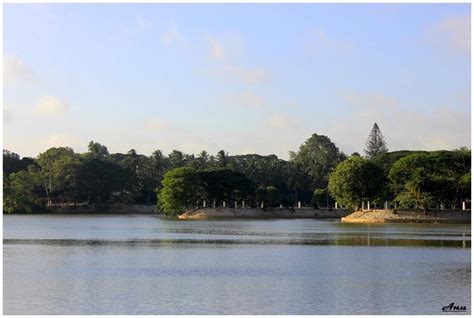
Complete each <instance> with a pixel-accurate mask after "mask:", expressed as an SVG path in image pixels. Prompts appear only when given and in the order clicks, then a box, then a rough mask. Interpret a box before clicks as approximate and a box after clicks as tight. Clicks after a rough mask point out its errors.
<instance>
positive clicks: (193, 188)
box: [158, 167, 203, 215]
mask: <svg viewBox="0 0 474 318" xmlns="http://www.w3.org/2000/svg"><path fill="white" fill-rule="evenodd" d="M202 192H203V190H202V188H201V181H200V179H199V176H198V174H197V172H196V170H195V169H193V168H190V167H181V168H176V169H173V170H170V171H168V172H167V173H166V174H165V176H164V178H163V181H162V189H161V190H160V192H159V194H158V203H159V209H160V210H161V211H163V212H164V213H165V214H168V215H176V214H179V213H182V212H184V211H187V210H189V209H190V208H192V207H195V206H196V204H197V201H198V200H199V199H200V198H201V197H202Z"/></svg>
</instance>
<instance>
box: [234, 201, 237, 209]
mask: <svg viewBox="0 0 474 318" xmlns="http://www.w3.org/2000/svg"><path fill="white" fill-rule="evenodd" d="M234 208H235V209H237V201H234Z"/></svg>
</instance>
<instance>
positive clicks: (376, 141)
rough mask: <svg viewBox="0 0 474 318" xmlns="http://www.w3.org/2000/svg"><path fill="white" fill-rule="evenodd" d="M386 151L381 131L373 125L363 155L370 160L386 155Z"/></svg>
mask: <svg viewBox="0 0 474 318" xmlns="http://www.w3.org/2000/svg"><path fill="white" fill-rule="evenodd" d="M387 151H388V149H387V144H386V143H385V140H384V138H383V134H382V131H381V130H380V128H379V126H378V125H377V123H374V126H373V127H372V130H371V131H370V134H369V137H368V138H367V142H366V144H365V149H364V153H365V155H366V156H367V158H369V159H371V158H374V157H375V156H377V155H380V154H383V153H386V152H387Z"/></svg>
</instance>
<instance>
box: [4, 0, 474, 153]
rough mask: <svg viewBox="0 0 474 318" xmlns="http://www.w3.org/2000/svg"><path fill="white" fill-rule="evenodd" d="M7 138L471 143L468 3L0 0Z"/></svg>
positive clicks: (82, 146) (231, 143)
mask: <svg viewBox="0 0 474 318" xmlns="http://www.w3.org/2000/svg"><path fill="white" fill-rule="evenodd" d="M3 21H4V22H3V23H4V25H3V26H4V48H3V50H4V52H3V53H4V58H3V63H4V101H3V102H4V111H3V114H4V128H3V129H4V148H6V149H9V150H12V151H15V152H18V153H19V154H20V155H22V156H26V155H28V156H36V155H37V154H38V153H39V152H42V151H44V150H46V149H47V148H48V147H51V146H71V147H73V148H74V150H76V151H79V152H82V151H85V150H86V147H87V143H88V142H89V141H90V140H94V141H98V142H101V143H103V144H105V145H107V146H108V148H109V150H110V151H111V152H126V151H128V150H129V149H131V148H134V149H136V150H137V151H138V152H141V153H145V154H150V153H151V152H153V151H154V150H156V149H161V150H162V151H164V152H165V153H168V152H170V151H171V150H173V149H178V150H182V151H185V152H188V153H197V152H199V151H200V150H203V149H206V150H207V151H209V152H211V153H216V152H217V151H218V150H220V149H225V150H226V151H228V152H229V153H230V154H242V153H260V154H272V153H274V154H277V155H278V156H280V157H282V158H285V159H286V158H288V151H290V150H293V151H294V150H297V148H298V147H299V145H300V144H301V143H303V142H304V141H305V140H306V139H307V138H308V137H309V136H310V135H311V134H312V133H318V134H324V135H327V136H329V137H330V138H331V139H332V140H333V141H334V142H335V143H336V145H337V146H338V147H340V148H341V149H342V150H343V151H344V152H346V153H349V154H350V153H352V152H354V151H358V152H362V150H363V147H364V144H365V141H366V138H367V135H368V133H369V131H370V129H371V127H372V125H373V123H374V122H377V123H378V124H379V126H380V128H381V129H382V132H383V133H384V135H385V139H386V141H387V144H388V147H389V149H390V150H400V149H426V150H434V149H453V148H456V147H460V146H464V145H465V146H470V144H471V140H470V136H471V124H470V118H471V116H470V99H471V95H470V85H471V84H470V76H471V74H470V56H471V52H470V46H471V44H470V5H469V4H417V5H415V4H402V5H400V4H382V5H380V4H379V5H376V4H333V5H328V4H295V5H289V4H4V20H3Z"/></svg>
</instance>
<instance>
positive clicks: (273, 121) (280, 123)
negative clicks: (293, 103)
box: [265, 114, 298, 129]
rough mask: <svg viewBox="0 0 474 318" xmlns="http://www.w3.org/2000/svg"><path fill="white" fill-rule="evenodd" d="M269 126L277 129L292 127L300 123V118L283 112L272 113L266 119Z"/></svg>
mask: <svg viewBox="0 0 474 318" xmlns="http://www.w3.org/2000/svg"><path fill="white" fill-rule="evenodd" d="M265 124H266V126H267V127H270V128H276V129H286V128H292V127H294V126H297V125H298V120H296V119H294V118H292V117H290V116H287V115H282V114H273V115H270V116H269V117H268V118H267V120H266V121H265Z"/></svg>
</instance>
